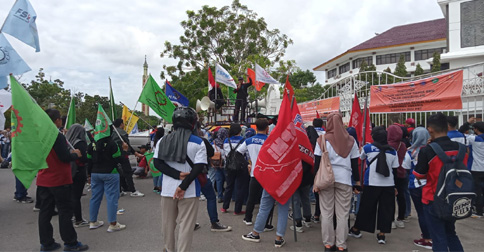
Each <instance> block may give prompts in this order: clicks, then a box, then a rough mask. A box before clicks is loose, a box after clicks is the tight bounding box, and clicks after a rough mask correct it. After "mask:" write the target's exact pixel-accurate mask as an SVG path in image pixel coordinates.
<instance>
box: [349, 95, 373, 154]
mask: <svg viewBox="0 0 484 252" xmlns="http://www.w3.org/2000/svg"><path fill="white" fill-rule="evenodd" d="M364 120H365V119H364V118H363V113H362V112H361V108H360V102H359V101H358V96H356V94H355V100H354V101H353V108H352V109H351V118H350V122H349V124H348V127H353V128H355V130H356V135H357V136H358V142H359V143H360V145H361V146H363V145H365V144H366V143H371V142H373V140H372V138H371V121H370V111H369V110H368V109H367V110H366V130H365V132H363V124H364ZM363 135H365V143H363Z"/></svg>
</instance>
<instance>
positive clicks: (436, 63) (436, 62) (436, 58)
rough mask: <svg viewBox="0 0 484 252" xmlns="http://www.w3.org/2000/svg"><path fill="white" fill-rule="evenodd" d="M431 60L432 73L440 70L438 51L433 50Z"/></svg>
mask: <svg viewBox="0 0 484 252" xmlns="http://www.w3.org/2000/svg"><path fill="white" fill-rule="evenodd" d="M433 57H434V58H433V60H432V70H430V71H431V72H432V73H435V72H439V71H440V53H438V52H434V56H433Z"/></svg>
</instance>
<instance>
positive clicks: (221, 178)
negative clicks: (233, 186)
mask: <svg viewBox="0 0 484 252" xmlns="http://www.w3.org/2000/svg"><path fill="white" fill-rule="evenodd" d="M224 183H225V172H224V170H223V169H222V168H215V185H216V186H217V197H218V198H219V199H223V198H224Z"/></svg>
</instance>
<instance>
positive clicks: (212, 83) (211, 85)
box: [208, 67, 218, 91]
mask: <svg viewBox="0 0 484 252" xmlns="http://www.w3.org/2000/svg"><path fill="white" fill-rule="evenodd" d="M215 85H217V84H216V83H215V79H214V78H213V74H212V70H211V69H210V67H209V68H208V91H210V90H212V88H214V87H215ZM217 87H218V85H217Z"/></svg>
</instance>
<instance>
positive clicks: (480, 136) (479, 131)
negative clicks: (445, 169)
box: [467, 122, 484, 218]
mask: <svg viewBox="0 0 484 252" xmlns="http://www.w3.org/2000/svg"><path fill="white" fill-rule="evenodd" d="M473 128H474V132H475V133H476V135H475V136H469V137H468V138H467V140H468V143H469V145H470V146H471V151H472V167H471V173H472V178H473V179H474V191H475V192H476V200H475V206H476V213H475V214H473V215H472V217H473V218H481V217H482V213H483V210H482V208H483V206H484V202H483V201H484V199H483V195H482V194H483V188H482V183H483V182H484V122H476V123H474V125H473Z"/></svg>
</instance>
